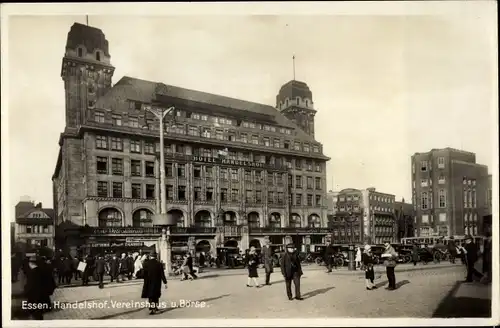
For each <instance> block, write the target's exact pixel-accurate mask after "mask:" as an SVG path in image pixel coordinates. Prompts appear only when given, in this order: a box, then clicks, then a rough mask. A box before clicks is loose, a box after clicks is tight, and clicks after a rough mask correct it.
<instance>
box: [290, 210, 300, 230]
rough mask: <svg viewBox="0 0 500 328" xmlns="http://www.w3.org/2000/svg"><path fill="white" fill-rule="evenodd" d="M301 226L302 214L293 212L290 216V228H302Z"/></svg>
mask: <svg viewBox="0 0 500 328" xmlns="http://www.w3.org/2000/svg"><path fill="white" fill-rule="evenodd" d="M301 226H302V224H301V222H300V215H298V214H296V213H293V214H292V215H291V216H290V228H300V227H301Z"/></svg>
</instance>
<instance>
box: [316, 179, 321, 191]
mask: <svg viewBox="0 0 500 328" xmlns="http://www.w3.org/2000/svg"><path fill="white" fill-rule="evenodd" d="M315 184H316V190H321V178H315Z"/></svg>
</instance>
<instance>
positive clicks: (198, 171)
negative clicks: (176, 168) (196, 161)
mask: <svg viewBox="0 0 500 328" xmlns="http://www.w3.org/2000/svg"><path fill="white" fill-rule="evenodd" d="M193 176H194V177H195V178H201V167H200V166H195V167H193Z"/></svg>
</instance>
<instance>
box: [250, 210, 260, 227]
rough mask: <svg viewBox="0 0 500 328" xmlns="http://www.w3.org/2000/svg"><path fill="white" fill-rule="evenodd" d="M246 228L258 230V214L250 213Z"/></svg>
mask: <svg viewBox="0 0 500 328" xmlns="http://www.w3.org/2000/svg"><path fill="white" fill-rule="evenodd" d="M248 226H249V227H251V228H259V227H260V219H259V213H256V212H252V213H250V214H248Z"/></svg>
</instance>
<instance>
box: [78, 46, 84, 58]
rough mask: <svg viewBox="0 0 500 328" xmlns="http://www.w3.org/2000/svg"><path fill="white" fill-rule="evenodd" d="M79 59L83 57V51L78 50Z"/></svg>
mask: <svg viewBox="0 0 500 328" xmlns="http://www.w3.org/2000/svg"><path fill="white" fill-rule="evenodd" d="M78 57H83V49H82V48H78Z"/></svg>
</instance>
